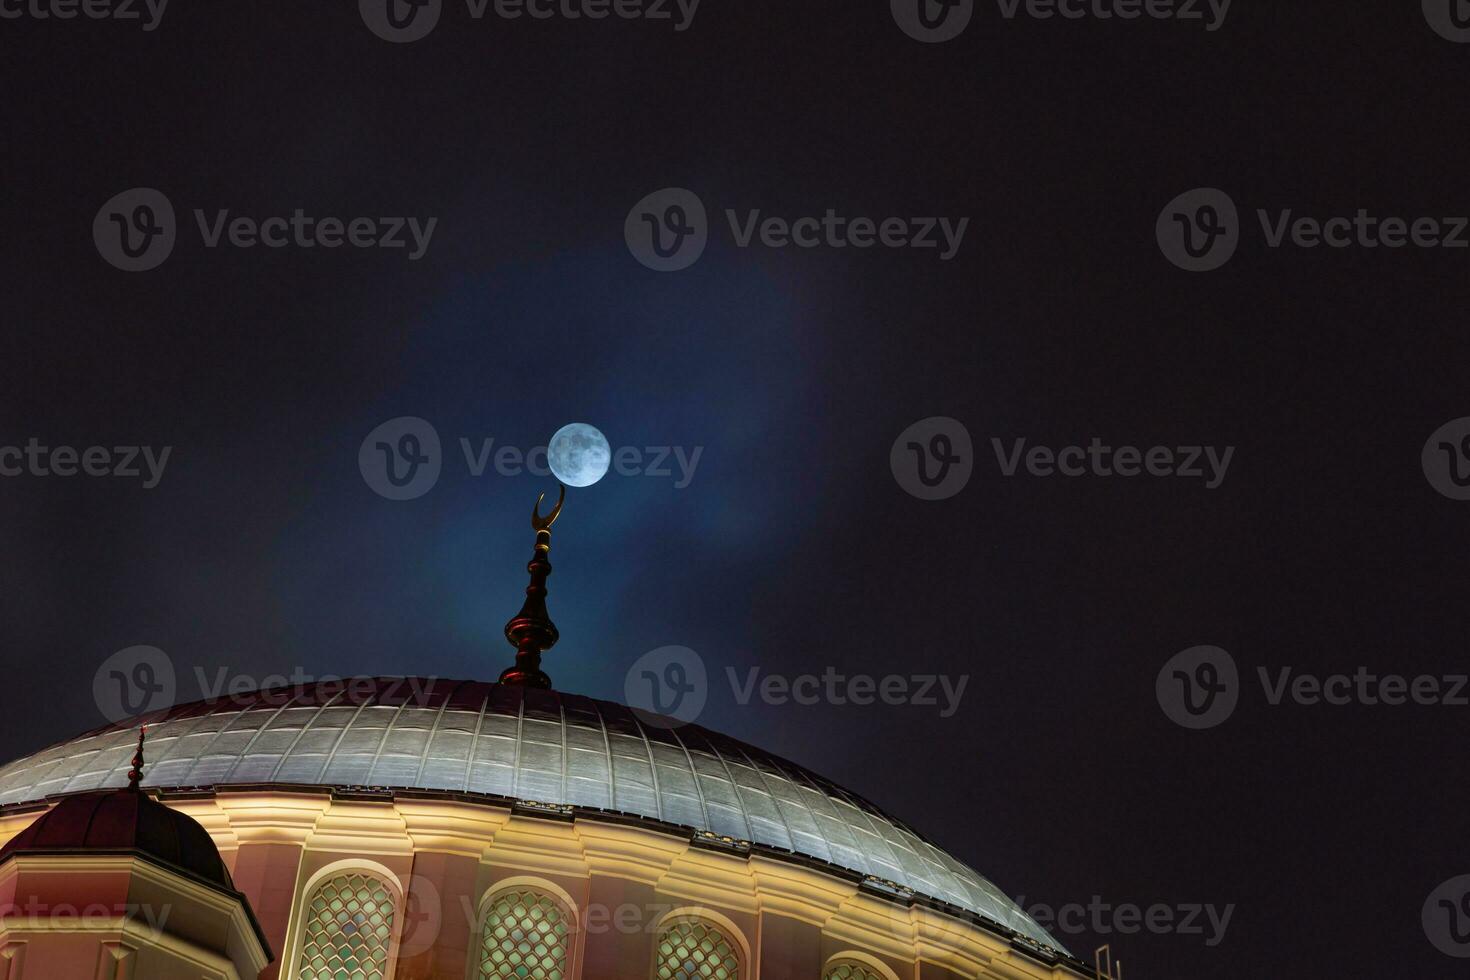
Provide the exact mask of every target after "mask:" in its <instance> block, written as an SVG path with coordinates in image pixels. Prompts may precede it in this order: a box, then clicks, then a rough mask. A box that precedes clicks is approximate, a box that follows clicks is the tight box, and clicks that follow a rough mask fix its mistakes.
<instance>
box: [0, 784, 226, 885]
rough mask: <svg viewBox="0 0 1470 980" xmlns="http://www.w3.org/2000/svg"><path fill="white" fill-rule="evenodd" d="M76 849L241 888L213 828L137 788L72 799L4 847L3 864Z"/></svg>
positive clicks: (1, 850) (0, 856)
mask: <svg viewBox="0 0 1470 980" xmlns="http://www.w3.org/2000/svg"><path fill="white" fill-rule="evenodd" d="M76 851H88V852H109V851H134V852H137V853H138V854H141V855H142V856H144V857H146V858H148V859H150V860H152V861H154V862H155V863H159V864H162V865H164V866H166V867H168V868H171V869H173V870H176V871H183V872H185V873H186V874H189V875H192V876H194V877H196V878H199V879H202V880H203V881H205V882H207V883H209V884H211V885H214V886H216V887H219V888H223V889H225V890H226V891H229V892H233V891H234V890H235V885H234V882H233V881H232V880H231V879H230V872H229V871H228V870H227V869H226V868H225V863H224V861H222V860H221V859H220V856H219V850H218V849H217V848H216V847H215V846H214V841H213V840H211V839H210V836H209V832H208V831H207V830H205V829H204V828H203V827H202V826H200V825H199V823H198V822H197V821H196V820H194V819H193V818H191V817H189V816H187V815H186V814H183V813H180V812H179V811H177V810H172V809H170V808H168V807H166V806H164V805H163V804H162V803H159V802H158V801H157V800H155V799H153V798H152V797H151V796H149V795H147V794H146V793H140V792H138V791H136V790H133V789H118V790H106V791H100V792H93V793H82V794H79V795H77V796H68V797H66V798H65V799H63V800H61V802H59V803H57V804H56V805H55V806H54V807H52V808H51V809H50V810H48V811H46V812H45V813H43V814H41V815H40V816H39V817H37V818H36V819H35V821H34V822H32V823H31V825H30V826H29V827H27V828H26V829H25V830H22V831H21V832H20V833H19V834H17V835H16V836H15V837H13V838H11V840H10V841H9V843H7V844H6V845H5V846H4V847H0V863H4V862H5V861H8V860H9V859H10V858H11V856H13V855H16V854H62V853H68V852H76Z"/></svg>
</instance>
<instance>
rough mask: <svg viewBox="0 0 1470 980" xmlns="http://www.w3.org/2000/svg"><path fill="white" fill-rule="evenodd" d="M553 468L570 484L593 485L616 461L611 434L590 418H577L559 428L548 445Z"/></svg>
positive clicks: (557, 474)
mask: <svg viewBox="0 0 1470 980" xmlns="http://www.w3.org/2000/svg"><path fill="white" fill-rule="evenodd" d="M546 458H547V461H548V462H549V463H550V464H551V472H552V473H555V474H556V478H557V479H558V480H560V481H561V482H563V483H565V484H566V485H567V486H569V487H590V486H592V484H594V483H596V482H597V481H598V480H600V479H602V478H603V477H604V476H606V475H607V468H608V466H610V465H611V464H612V447H611V446H610V445H608V442H607V437H606V436H604V435H603V434H602V433H601V432H598V431H597V429H595V428H594V427H592V426H590V425H588V424H587V423H586V422H573V423H572V424H570V425H564V426H562V427H561V428H560V429H557V430H556V435H554V436H552V437H551V442H550V443H548V444H547V446H546Z"/></svg>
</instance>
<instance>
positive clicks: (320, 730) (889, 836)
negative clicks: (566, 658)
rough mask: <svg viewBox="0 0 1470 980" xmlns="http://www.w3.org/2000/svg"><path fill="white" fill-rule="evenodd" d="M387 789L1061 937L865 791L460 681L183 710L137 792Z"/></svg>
mask: <svg viewBox="0 0 1470 980" xmlns="http://www.w3.org/2000/svg"><path fill="white" fill-rule="evenodd" d="M135 738H136V736H135V729H131V728H124V727H118V726H114V727H110V728H104V729H100V730H98V731H95V732H92V733H89V734H87V735H83V736H80V737H78V738H76V739H73V740H71V741H69V742H63V743H60V744H58V745H54V746H52V747H51V748H48V749H45V750H43V751H41V752H38V753H36V754H35V755H32V756H29V757H27V758H24V759H20V760H17V761H15V762H12V763H10V764H9V765H7V766H5V767H3V768H0V804H11V803H20V802H26V801H33V800H39V799H43V798H45V797H47V796H53V795H58V794H66V793H78V792H83V791H86V790H94V789H98V788H101V787H112V786H122V785H124V784H125V783H126V778H127V771H128V767H129V760H130V758H131V756H132V753H133V748H134V742H135ZM260 783H276V784H292V785H316V786H335V787H353V786H355V787H365V786H372V787H391V788H403V789H409V788H412V789H423V790H440V791H448V792H455V793H475V794H485V795H489V796H495V797H503V798H507V799H511V800H515V799H522V800H536V801H539V802H543V803H562V804H570V805H573V806H578V807H584V808H591V809H598V810H612V811H620V812H623V813H628V814H633V815H636V816H639V817H644V818H649V819H653V820H659V821H664V822H667V823H672V824H679V825H682V826H686V827H689V828H692V829H694V830H709V831H713V832H715V833H717V834H721V835H728V836H730V837H734V838H737V839H741V840H749V841H751V842H753V843H756V844H762V845H767V846H770V847H776V848H782V849H784V850H789V851H793V852H795V853H797V854H800V855H804V856H806V857H812V858H817V859H820V860H822V861H827V862H830V863H831V864H835V865H839V866H841V867H843V868H847V869H850V870H852V871H857V872H860V873H862V874H870V875H875V876H877V877H879V878H882V879H886V880H889V881H894V882H897V883H898V884H900V885H904V886H906V887H908V888H911V889H913V890H914V891H915V892H917V893H919V894H921V895H924V896H927V897H929V898H934V899H938V900H940V901H943V902H948V903H950V904H951V905H955V906H959V907H960V908H962V909H965V910H967V911H970V912H974V913H977V914H980V915H984V916H987V917H989V918H991V919H993V920H995V921H996V922H998V923H1000V924H1001V925H1003V926H1006V927H1008V928H1010V929H1013V930H1015V931H1016V932H1019V933H1021V934H1022V935H1025V936H1028V937H1030V938H1031V939H1034V940H1036V941H1037V942H1040V943H1043V944H1045V945H1047V946H1051V947H1053V948H1056V949H1062V948H1063V947H1062V946H1061V944H1059V943H1058V942H1057V941H1056V940H1055V939H1053V938H1051V936H1049V935H1048V934H1047V933H1046V931H1045V930H1043V929H1042V928H1041V927H1040V926H1039V925H1037V924H1036V923H1035V922H1034V921H1033V920H1032V919H1031V918H1030V917H1029V916H1028V915H1026V914H1025V913H1024V912H1023V911H1022V910H1021V909H1020V908H1019V907H1017V906H1016V904H1015V903H1014V902H1012V901H1011V900H1010V899H1009V898H1007V897H1006V896H1005V895H1004V894H1003V893H1002V892H1001V891H1000V890H999V889H997V888H996V887H995V886H994V885H992V884H991V883H990V882H988V881H986V880H985V879H984V878H982V877H981V876H980V875H978V874H976V873H975V872H974V871H972V870H971V869H970V868H968V867H966V866H965V865H963V864H961V863H960V862H959V861H957V860H955V859H954V858H953V857H951V856H950V855H948V854H946V853H945V852H944V851H942V850H940V849H939V848H937V847H935V846H934V845H932V844H930V843H928V842H927V841H925V840H924V839H923V838H922V837H920V836H919V835H918V834H916V833H914V832H913V831H912V830H910V829H909V828H908V827H907V826H905V825H904V824H902V823H900V822H899V821H898V820H895V819H894V818H892V817H890V816H888V815H887V814H885V813H883V812H882V811H881V810H879V809H878V808H877V807H876V806H874V805H873V804H871V803H868V802H867V801H866V800H864V799H862V798H861V797H859V796H857V795H855V794H853V793H851V792H849V791H847V790H845V789H843V788H842V787H840V786H837V785H836V784H834V783H832V782H830V781H828V780H826V779H823V778H822V777H820V776H818V775H816V774H814V773H812V772H810V771H808V770H806V769H803V768H802V767H800V766H797V765H795V764H793V763H790V762H787V761H785V760H783V759H779V758H776V757H775V756H772V755H770V754H768V753H765V752H762V751H760V750H759V749H756V748H753V747H751V746H749V745H745V744H744V743H741V742H738V741H735V740H734V739H731V738H726V737H725V736H723V735H720V734H718V733H716V732H712V731H709V730H707V729H704V728H701V727H699V726H698V725H679V724H678V723H674V722H670V727H663V726H662V725H660V724H659V723H657V722H650V721H649V720H648V716H644V717H643V718H640V717H639V716H638V715H637V714H635V713H634V712H633V711H632V710H631V709H629V708H627V707H624V706H623V705H620V704H615V703H612V702H608V701H597V700H593V699H592V698H586V697H581V696H579V695H574V694H565V693H561V692H555V691H537V690H528V689H526V688H521V687H508V686H502V685H498V684H487V683H481V682H471V681H446V680H443V679H422V678H372V679H362V678H359V679H356V680H352V681H346V682H323V683H321V684H318V685H315V686H312V687H307V688H292V689H286V690H281V691H277V692H272V691H260V692H254V693H251V694H245V695H239V696H231V697H227V698H220V699H216V700H212V701H199V702H195V703H193V704H187V705H180V706H177V707H174V708H171V709H168V710H167V711H164V712H162V713H161V714H160V715H156V716H153V717H151V718H150V719H149V724H148V769H147V775H146V776H145V778H144V781H143V785H144V786H147V787H167V788H186V787H209V786H224V785H230V784H260Z"/></svg>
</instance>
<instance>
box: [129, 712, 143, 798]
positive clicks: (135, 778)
mask: <svg viewBox="0 0 1470 980" xmlns="http://www.w3.org/2000/svg"><path fill="white" fill-rule="evenodd" d="M147 735H148V726H147V725H139V726H138V751H136V752H134V753H133V768H132V769H129V770H128V789H130V790H132V791H133V792H134V793H137V792H139V788H138V787H139V784H140V783H142V782H143V739H144V738H145V737H147Z"/></svg>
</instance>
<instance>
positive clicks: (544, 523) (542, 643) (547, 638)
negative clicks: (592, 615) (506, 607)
mask: <svg viewBox="0 0 1470 980" xmlns="http://www.w3.org/2000/svg"><path fill="white" fill-rule="evenodd" d="M545 497H546V494H544V493H543V494H541V495H540V496H539V497H537V498H536V506H534V507H532V508H531V527H532V528H534V529H535V531H536V548H535V551H533V552H532V554H531V560H530V562H529V563H527V565H526V571H527V572H529V573H530V575H531V582H530V584H529V585H527V586H526V601H525V603H524V604H523V605H522V606H521V611H520V612H519V613H517V614H516V615H515V618H513V619H512V620H511V621H510V622H508V623H506V624H505V638H506V639H507V640H509V641H510V645H511V646H513V647H515V648H516V662H515V665H514V666H512V667H507V668H506V669H505V670H504V671H502V672H501V674H500V683H502V684H514V685H519V686H521V687H539V688H542V689H549V688H550V687H551V678H550V677H548V676H547V674H546V672H545V671H543V670H542V669H541V654H542V653H543V652H544V651H546V650H550V649H551V648H552V647H553V646H555V645H556V641H557V640H558V639H559V638H560V634H559V633H558V632H557V629H556V624H555V623H553V622H552V621H551V615H550V614H549V613H547V611H546V578H547V576H549V575H550V574H551V561H550V558H549V557H548V556H549V555H550V554H551V525H552V523H553V522H555V521H556V519H557V517H559V516H560V515H561V508H562V504H563V503H564V502H565V501H566V497H567V488H566V487H564V486H563V487H561V492H560V493H559V494H558V495H557V500H556V506H555V507H553V508H552V510H551V513H550V514H548V515H547V516H545V517H542V516H541V501H542V500H544V499H545Z"/></svg>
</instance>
